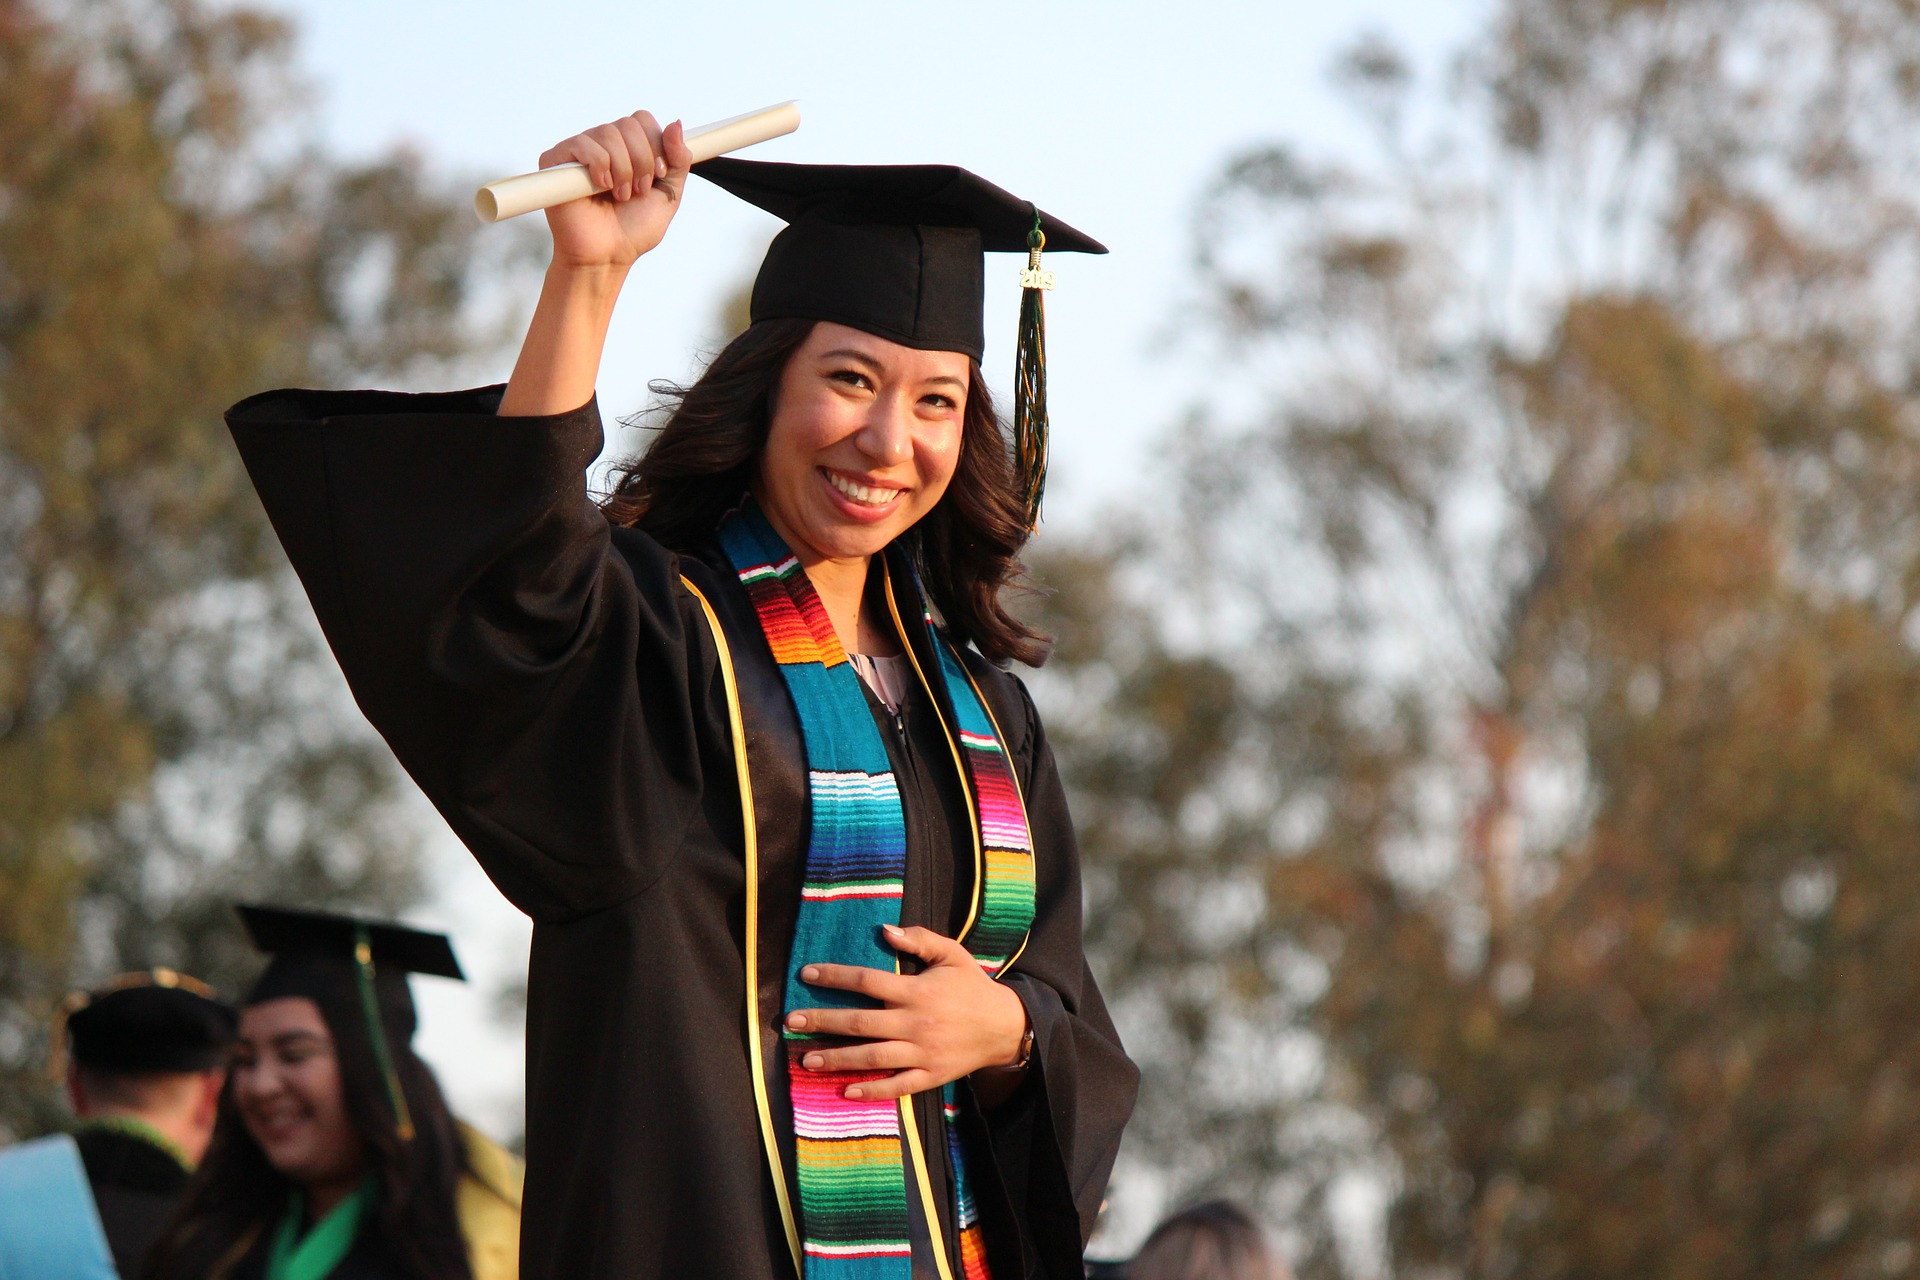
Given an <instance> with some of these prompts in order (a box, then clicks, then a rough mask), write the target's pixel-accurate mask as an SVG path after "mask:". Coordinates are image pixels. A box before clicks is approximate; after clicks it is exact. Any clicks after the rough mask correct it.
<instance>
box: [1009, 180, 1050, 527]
mask: <svg viewBox="0 0 1920 1280" xmlns="http://www.w3.org/2000/svg"><path fill="white" fill-rule="evenodd" d="M1046 245H1047V235H1046V232H1044V231H1042V230H1041V229H1040V214H1039V211H1037V210H1036V211H1035V212H1034V215H1033V230H1031V231H1029V232H1028V233H1027V269H1026V270H1025V271H1022V272H1021V273H1020V350H1019V353H1018V355H1017V356H1016V357H1015V359H1014V365H1013V455H1014V462H1015V464H1016V465H1017V466H1018V467H1019V469H1020V495H1021V498H1022V500H1023V501H1024V503H1025V505H1026V512H1027V532H1029V533H1031V532H1033V531H1034V530H1035V529H1037V528H1039V526H1040V499H1041V497H1042V496H1043V495H1044V494H1045V492H1046V488H1047V314H1046V307H1045V305H1044V304H1043V302H1042V296H1043V295H1044V294H1045V292H1046V291H1047V290H1048V289H1051V288H1053V272H1051V271H1043V270H1041V267H1040V251H1041V250H1042V249H1044V248H1046Z"/></svg>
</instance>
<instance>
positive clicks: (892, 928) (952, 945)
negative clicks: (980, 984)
mask: <svg viewBox="0 0 1920 1280" xmlns="http://www.w3.org/2000/svg"><path fill="white" fill-rule="evenodd" d="M880 932H881V933H882V934H884V935H885V936H886V939H887V945H888V946H890V947H892V948H893V949H894V950H895V951H904V952H906V953H907V954H908V955H910V956H915V957H917V958H919V959H921V960H924V961H926V962H927V963H928V964H951V963H955V962H957V961H959V960H966V961H967V962H968V963H970V964H971V963H974V959H973V957H972V956H970V955H968V954H967V949H966V948H965V947H963V946H961V945H960V944H959V943H957V942H955V941H954V940H953V939H952V938H949V937H947V936H946V935H945V934H943V933H935V932H934V931H933V930H931V929H923V928H921V927H920V926H919V925H914V926H913V927H912V928H910V929H902V928H899V927H898V926H896V925H890V924H883V925H881V926H880Z"/></svg>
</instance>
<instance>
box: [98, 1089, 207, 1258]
mask: <svg viewBox="0 0 1920 1280" xmlns="http://www.w3.org/2000/svg"><path fill="white" fill-rule="evenodd" d="M74 1142H75V1144H76V1145H77V1146H78V1147H79V1148H80V1162H81V1163H82V1164H83V1165H85V1166H86V1170H87V1185H88V1186H89V1187H90V1188H92V1190H93V1203H94V1206H95V1207H96V1208H98V1209H99V1211H100V1225H101V1226H103V1227H105V1228H106V1231H107V1248H108V1249H109V1250H111V1251H112V1253H113V1265H114V1269H115V1270H116V1271H118V1272H119V1273H120V1275H121V1280H136V1278H137V1277H138V1276H139V1275H140V1271H141V1264H142V1260H143V1259H144V1258H145V1257H146V1254H147V1249H148V1247H149V1246H150V1245H152V1244H153V1242H154V1241H155V1240H157V1239H159V1238H160V1232H161V1230H162V1229H163V1228H164V1227H165V1226H166V1225H167V1220H168V1219H169V1218H171V1217H172V1216H173V1211H174V1209H175V1207H176V1206H178V1205H179V1203H180V1197H181V1195H182V1194H184V1193H185V1191H186V1189H187V1180H188V1178H189V1177H191V1176H192V1175H190V1174H189V1173H188V1172H187V1170H186V1169H185V1168H183V1167H182V1166H181V1164H180V1162H179V1161H178V1160H176V1159H174V1158H173V1156H172V1154H170V1153H169V1152H167V1151H165V1150H163V1149H162V1148H161V1147H159V1146H157V1145H155V1144H154V1143H152V1142H148V1141H147V1140H146V1139H144V1138H141V1137H139V1136H138V1135H136V1134H131V1133H127V1132H125V1131H124V1130H120V1129H110V1128H93V1127H85V1128H82V1129H81V1130H80V1131H79V1132H78V1133H76V1134H75V1135H74Z"/></svg>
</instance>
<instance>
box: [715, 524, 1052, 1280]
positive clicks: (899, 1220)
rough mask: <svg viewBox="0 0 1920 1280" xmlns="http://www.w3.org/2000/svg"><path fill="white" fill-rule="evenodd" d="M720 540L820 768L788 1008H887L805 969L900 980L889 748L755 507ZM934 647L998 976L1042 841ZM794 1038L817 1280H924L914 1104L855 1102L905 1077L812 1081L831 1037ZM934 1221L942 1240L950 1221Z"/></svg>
mask: <svg viewBox="0 0 1920 1280" xmlns="http://www.w3.org/2000/svg"><path fill="white" fill-rule="evenodd" d="M720 544H721V547H722V549H724V550H725V552H726V553H727V557H728V559H729V560H730V561H731V562H732V564H733V567H734V569H735V571H736V572H737V573H738V574H739V576H740V582H741V585H742V586H744V587H745V588H746V591H747V595H748V598H749V599H750V600H751V601H752V603H753V607H754V611H755V613H756V614H757V615H758V617H759V620H760V627H761V630H762V631H763V632H764V634H765V635H766V638H767V643H768V646H769V647H770V648H771V649H772V650H773V657H774V661H775V662H776V663H778V664H779V668H780V674H781V677H782V679H783V680H784V681H785V683H786V687H787V692H788V694H789V695H790V696H791V697H792V699H793V704H794V710H795V711H796V713H797V714H798V717H799V721H800V732H801V738H802V740H803V742H804V744H805V749H806V756H807V785H808V790H809V802H810V803H809V805H808V808H809V815H810V820H809V828H808V836H807V853H806V861H805V867H804V870H803V872H802V884H801V890H800V911H799V917H798V920H797V921H796V923H795V926H794V935H793V951H792V953H791V955H790V956H789V958H788V962H787V981H786V998H785V1007H786V1009H787V1010H793V1009H806V1008H867V1007H872V1004H873V1002H872V1001H870V1000H868V999H867V998H866V997H864V996H860V995H856V994H855V993H853V992H847V991H837V990H834V989H831V988H826V987H821V988H813V987H809V986H807V985H806V984H805V983H803V982H801V981H800V968H801V966H802V965H803V964H807V963H814V962H825V963H832V964H848V965H861V966H864V967H866V968H873V969H882V970H886V971H888V972H892V971H894V970H895V968H896V967H897V966H896V963H895V956H894V952H893V950H892V949H891V948H889V947H887V946H886V945H885V944H884V943H883V942H882V941H881V933H880V926H881V925H883V924H892V925H898V924H899V923H900V903H901V896H902V893H903V890H904V886H905V881H906V851H907V848H906V820H905V815H904V812H903V810H902V808H901V802H900V790H899V787H898V786H897V784H896V783H895V781H894V777H893V772H892V769H891V767H890V765H889V762H888V759H887V751H886V745H885V743H884V742H883V741H882V740H881V737H880V731H879V729H878V727H877V726H876V725H875V724H874V721H873V715H872V713H871V712H870V711H869V710H868V708H867V701H866V697H865V695H864V694H863V693H862V692H861V689H860V678H859V676H858V675H857V674H856V673H855V672H854V670H853V665H852V664H851V663H850V662H848V661H847V657H846V653H845V651H844V650H843V649H842V647H841V645H840V640H839V637H838V635H837V634H836V633H835V632H834V630H833V625H832V623H831V622H830V621H829V620H828V618H827V613H826V609H825V608H824V607H823V606H822V605H821V603H820V598H819V596H818V595H817V594H815V592H814V589H813V584H812V582H811V581H810V580H809V579H808V578H807V575H806V572H805V570H803V569H802V568H801V567H800V563H799V561H798V560H797V559H795V558H794V556H793V554H792V553H791V552H790V551H789V550H788V549H787V547H786V544H785V543H783V542H782V541H781V539H780V536H779V535H778V534H777V533H775V532H774V530H773V527H772V526H771V525H769V524H768V523H767V521H766V518H765V517H764V516H763V515H762V514H761V513H760V510H759V508H758V506H757V505H755V504H753V503H751V502H749V503H748V504H747V505H746V506H745V507H743V508H742V509H741V510H740V511H739V512H737V513H736V514H735V515H734V516H733V517H732V518H730V519H729V520H727V521H726V522H725V523H724V524H723V525H722V526H721V528H720ZM923 616H924V615H923ZM902 639H903V640H904V639H905V637H902ZM934 647H935V649H936V650H937V651H938V652H939V655H940V675H941V677H942V683H943V684H944V685H945V688H946V692H947V695H948V700H949V702H950V703H951V705H952V707H953V710H954V714H955V719H956V720H957V721H958V735H957V740H958V742H959V744H960V751H959V754H960V757H961V759H962V761H963V763H964V768H965V775H966V777H965V784H966V787H967V791H968V794H969V796H970V797H971V798H972V801H973V808H974V821H975V824H976V827H977V832H978V835H979V837H980V838H979V839H978V841H977V842H976V847H978V848H979V849H980V854H981V867H980V871H981V883H980V897H979V907H978V914H977V916H976V918H975V919H974V920H973V921H972V922H971V925H970V927H969V929H968V930H967V931H966V934H965V937H964V938H963V939H962V941H963V942H964V943H965V944H966V946H967V949H968V951H969V953H970V954H972V955H973V956H974V957H975V958H976V959H977V960H978V961H979V962H980V964H981V966H982V967H983V968H985V969H986V971H987V972H988V973H992V974H998V973H999V972H1000V971H1001V970H1002V969H1004V968H1005V966H1006V965H1007V964H1008V963H1009V962H1010V961H1011V959H1012V958H1013V957H1014V956H1015V955H1017V953H1018V949H1019V948H1020V947H1021V946H1022V945H1024V941H1025V938H1026V934H1027V930H1028V929H1029V927H1030V926H1031V925H1032V922H1033V910H1034V878H1033V852H1032V841H1031V838H1030V836H1029V834H1028V829H1027V822H1026V813H1025V808H1024V806H1023V805H1022V803H1021V799H1020V793H1019V784H1018V781H1017V780H1016V779H1015V777H1014V774H1013V769H1012V767H1011V764H1010V763H1009V761H1008V758H1007V754H1006V751H1005V749H1004V747H1003V745H1002V743H1001V740H1000V736H999V734H998V733H996V732H995V731H994V726H993V722H992V718H991V716H990V715H989V714H988V712H987V710H986V708H985V706H984V705H983V704H982V703H981V701H980V698H979V695H978V693H977V692H976V691H975V689H974V687H973V683H972V681H971V680H970V679H968V677H967V675H966V672H965V669H964V668H962V667H961V666H960V663H959V660H958V658H957V657H955V656H954V655H953V654H952V653H951V652H950V650H949V649H948V648H947V646H946V645H945V644H944V643H942V642H940V641H939V640H938V639H936V641H935V644H934ZM783 1034H784V1036H785V1038H786V1047H787V1065H788V1079H789V1081H790V1082H791V1089H792V1099H793V1122H794V1137H795V1151H796V1163H797V1170H796V1173H797V1177H798V1182H799V1186H800V1216H801V1224H800V1226H801V1239H802V1248H803V1251H804V1254H805V1265H806V1276H807V1280H909V1277H910V1276H911V1272H912V1256H911V1255H912V1249H911V1245H910V1242H909V1239H908V1230H909V1227H908V1216H907V1196H908V1194H909V1193H910V1189H909V1184H908V1173H907V1168H906V1163H907V1162H906V1155H905V1145H904V1143H903V1135H902V1133H901V1129H900V1110H899V1107H898V1105H897V1104H896V1103H893V1102H888V1101H854V1100H850V1099H848V1098H847V1097H846V1096H845V1091H846V1088H847V1086H848V1085H851V1084H855V1083H858V1082H863V1081H869V1080H878V1079H884V1078H885V1077H887V1076H889V1075H891V1074H892V1073H891V1072H888V1071H839V1072H820V1071H807V1070H805V1069H804V1068H802V1067H801V1066H800V1059H801V1057H802V1056H803V1055H804V1054H805V1053H806V1052H807V1051H808V1050H809V1049H812V1048H814V1047H815V1046H816V1043H817V1041H816V1039H815V1037H812V1036H809V1035H807V1034H805V1033H801V1032H794V1031H786V1032H784V1033H783ZM942 1103H943V1113H944V1115H945V1117H946V1121H947V1134H948V1142H947V1146H948V1158H949V1160H950V1161H951V1163H952V1170H953V1186H954V1193H955V1199H954V1204H953V1206H952V1208H953V1211H954V1221H955V1222H956V1224H957V1225H958V1227H959V1230H960V1242H959V1243H960V1256H961V1262H962V1272H963V1275H964V1276H965V1277H966V1280H989V1277H988V1272H987V1264H986V1250H985V1247H984V1241H983V1240H982V1238H981V1231H980V1224H979V1219H978V1214H977V1212H976V1207H975V1203H974V1197H973V1194H972V1190H971V1183H970V1179H969V1178H968V1176H967V1165H968V1160H967V1156H966V1152H965V1150H964V1145H965V1144H964V1142H963V1140H962V1138H961V1136H960V1133H961V1128H962V1124H961V1115H960V1110H959V1103H958V1094H957V1093H956V1091H955V1089H954V1087H953V1086H952V1085H947V1086H946V1087H945V1088H944V1089H943V1091H942ZM930 1225H931V1226H933V1227H934V1228H935V1230H936V1234H937V1224H930ZM943 1270H944V1268H943Z"/></svg>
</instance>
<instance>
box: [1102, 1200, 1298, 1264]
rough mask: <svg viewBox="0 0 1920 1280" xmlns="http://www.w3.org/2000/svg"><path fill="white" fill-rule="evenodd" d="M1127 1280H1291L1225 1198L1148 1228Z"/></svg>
mask: <svg viewBox="0 0 1920 1280" xmlns="http://www.w3.org/2000/svg"><path fill="white" fill-rule="evenodd" d="M1120 1274H1121V1275H1124V1276H1125V1277H1126V1280H1292V1273H1291V1272H1290V1271H1288V1269H1287V1264H1286V1263H1284V1262H1282V1261H1281V1260H1280V1259H1279V1258H1277V1257H1275V1256H1274V1254H1273V1251H1272V1250H1271V1249H1270V1248H1269V1247H1268V1245H1267V1237H1266V1233H1265V1232H1263V1231H1261V1230H1260V1224H1259V1223H1257V1222H1255V1221H1254V1220H1253V1217H1252V1215H1251V1214H1249V1213H1248V1212H1247V1211H1246V1210H1245V1209H1242V1208H1241V1207H1240V1206H1239V1205H1237V1204H1234V1203H1232V1202H1231V1201H1227V1200H1209V1201H1207V1202H1206V1203H1205V1204H1197V1205H1194V1206H1193V1207H1192V1208H1191V1209H1184V1210H1182V1211H1181V1212H1179V1213H1176V1214H1174V1215H1173V1216H1172V1217H1171V1218H1168V1219H1166V1220H1165V1221H1164V1222H1162V1223H1161V1224H1160V1225H1159V1226H1157V1227H1155V1228H1154V1229H1153V1234H1152V1235H1150V1236H1148V1237H1147V1242H1146V1243H1145V1244H1143V1245H1141V1246H1140V1252H1139V1253H1138V1254H1136V1255H1134V1259H1133V1261H1132V1262H1130V1263H1128V1264H1127V1265H1126V1268H1125V1269H1124V1271H1122V1272H1120Z"/></svg>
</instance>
